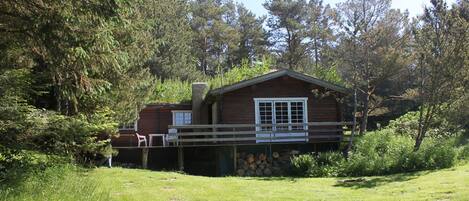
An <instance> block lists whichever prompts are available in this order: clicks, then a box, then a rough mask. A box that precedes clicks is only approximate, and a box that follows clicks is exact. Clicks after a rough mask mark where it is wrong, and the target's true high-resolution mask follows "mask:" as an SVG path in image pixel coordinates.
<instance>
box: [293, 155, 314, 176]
mask: <svg viewBox="0 0 469 201" xmlns="http://www.w3.org/2000/svg"><path fill="white" fill-rule="evenodd" d="M291 166H292V168H291V169H292V173H293V174H294V175H296V176H310V171H311V170H313V169H314V168H315V166H316V161H315V158H314V156H313V155H312V154H302V155H299V156H295V157H293V158H292V159H291Z"/></svg>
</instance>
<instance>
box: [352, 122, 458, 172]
mask: <svg viewBox="0 0 469 201" xmlns="http://www.w3.org/2000/svg"><path fill="white" fill-rule="evenodd" d="M413 143H414V140H413V139H412V138H411V137H409V136H402V135H396V134H395V133H394V131H393V130H391V129H384V130H380V131H375V132H370V133H367V134H366V135H365V136H363V137H362V138H360V140H359V141H358V143H357V144H356V145H355V148H354V150H353V151H352V153H351V154H350V157H349V159H348V165H347V168H346V175H350V176H361V175H383V174H391V173H396V172H409V171H417V170H427V169H439V168H447V167H451V166H452V165H454V164H455V163H456V161H457V154H458V151H457V147H456V145H455V143H454V140H437V139H435V140H429V141H428V142H427V143H425V145H424V146H422V148H421V149H419V150H418V151H414V150H413V145H414V144H413Z"/></svg>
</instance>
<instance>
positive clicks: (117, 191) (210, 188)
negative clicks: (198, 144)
mask: <svg viewBox="0 0 469 201" xmlns="http://www.w3.org/2000/svg"><path fill="white" fill-rule="evenodd" d="M90 176H93V177H95V178H97V179H98V180H100V181H101V182H102V184H103V185H105V186H109V187H111V188H112V189H111V190H110V192H111V194H110V197H111V199H112V200H256V201H258V200H469V164H466V165H461V166H457V167H454V168H451V169H445V170H438V171H423V172H417V173H408V174H396V175H390V176H383V177H365V181H362V182H348V183H345V184H344V183H343V182H340V180H343V179H344V178H279V177H274V178H255V177H253V178H240V177H223V178H212V177H201V176H190V175H183V174H178V173H173V172H155V171H148V170H137V169H123V168H112V169H108V168H99V169H96V170H93V171H92V172H91V173H90Z"/></svg>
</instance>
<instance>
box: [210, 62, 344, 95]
mask: <svg viewBox="0 0 469 201" xmlns="http://www.w3.org/2000/svg"><path fill="white" fill-rule="evenodd" d="M282 76H289V77H292V78H295V79H298V80H302V81H304V82H308V83H311V84H315V85H318V86H321V87H324V88H326V89H330V90H333V91H337V92H339V93H343V94H349V93H350V92H351V90H350V89H348V88H345V87H342V86H339V85H336V84H333V83H330V82H327V81H324V80H320V79H317V78H314V77H311V76H309V75H305V74H302V73H298V72H295V71H292V70H288V69H283V70H279V71H275V72H272V73H267V74H265V75H261V76H258V77H255V78H252V79H249V80H244V81H241V82H238V83H235V84H232V85H228V86H225V87H221V88H217V89H213V90H211V91H210V92H209V95H214V96H216V95H221V94H224V93H227V92H231V91H234V90H237V89H241V88H244V87H248V86H251V85H255V84H258V83H261V82H265V81H267V80H272V79H275V78H279V77H282Z"/></svg>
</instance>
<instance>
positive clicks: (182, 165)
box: [178, 147, 184, 171]
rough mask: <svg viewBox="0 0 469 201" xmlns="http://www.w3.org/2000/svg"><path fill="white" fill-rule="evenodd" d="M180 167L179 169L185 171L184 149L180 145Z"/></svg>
mask: <svg viewBox="0 0 469 201" xmlns="http://www.w3.org/2000/svg"><path fill="white" fill-rule="evenodd" d="M178 167H179V171H184V149H183V148H182V147H178Z"/></svg>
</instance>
